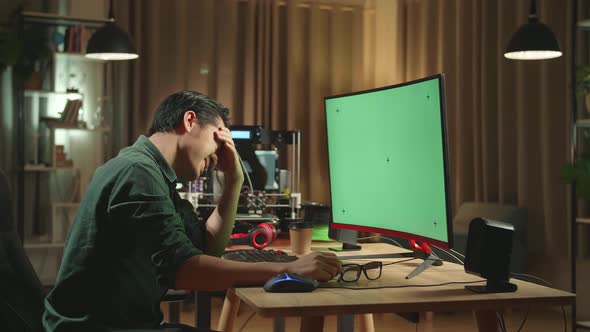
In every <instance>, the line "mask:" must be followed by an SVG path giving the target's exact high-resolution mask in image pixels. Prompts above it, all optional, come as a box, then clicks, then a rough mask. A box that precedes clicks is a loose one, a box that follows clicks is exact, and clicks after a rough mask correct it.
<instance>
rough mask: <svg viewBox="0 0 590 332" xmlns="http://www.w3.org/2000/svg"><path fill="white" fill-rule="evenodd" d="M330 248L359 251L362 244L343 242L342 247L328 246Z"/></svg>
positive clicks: (333, 249)
mask: <svg viewBox="0 0 590 332" xmlns="http://www.w3.org/2000/svg"><path fill="white" fill-rule="evenodd" d="M328 249H330V250H332V251H358V250H361V246H360V245H358V244H352V243H346V242H342V247H340V248H338V247H332V248H328Z"/></svg>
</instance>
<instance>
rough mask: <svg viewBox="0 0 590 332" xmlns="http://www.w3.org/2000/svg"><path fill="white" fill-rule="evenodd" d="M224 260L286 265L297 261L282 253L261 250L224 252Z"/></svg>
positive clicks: (294, 257)
mask: <svg viewBox="0 0 590 332" xmlns="http://www.w3.org/2000/svg"><path fill="white" fill-rule="evenodd" d="M221 257H223V258H224V259H228V260H231V261H239V262H275V263H276V262H278V263H288V262H292V261H294V260H296V259H297V256H291V255H288V254H286V253H284V252H282V251H275V250H261V249H241V250H231V251H226V252H225V253H224V254H223V256H221Z"/></svg>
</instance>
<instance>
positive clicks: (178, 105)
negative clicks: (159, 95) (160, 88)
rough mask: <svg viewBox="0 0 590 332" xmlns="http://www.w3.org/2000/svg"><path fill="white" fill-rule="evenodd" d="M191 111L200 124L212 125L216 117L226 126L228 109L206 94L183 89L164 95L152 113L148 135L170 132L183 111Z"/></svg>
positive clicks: (179, 121) (214, 123)
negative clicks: (164, 97)
mask: <svg viewBox="0 0 590 332" xmlns="http://www.w3.org/2000/svg"><path fill="white" fill-rule="evenodd" d="M187 111H193V112H195V114H196V115H197V119H198V121H199V123H200V125H213V126H215V125H216V123H217V118H220V119H221V120H223V123H224V125H225V126H226V127H227V126H229V125H230V123H229V116H228V114H229V110H228V109H227V108H226V107H224V106H223V105H221V104H220V103H218V102H217V101H215V100H213V99H212V98H210V97H209V96H207V95H204V94H202V93H199V92H196V91H190V90H184V91H180V92H176V93H173V94H171V95H169V96H168V97H166V99H164V101H162V103H161V104H160V106H158V109H157V110H156V112H155V113H154V118H153V120H152V125H151V127H150V130H149V131H148V136H152V135H153V134H155V133H157V132H171V131H174V130H175V129H176V127H177V126H178V124H180V123H181V121H182V118H183V117H184V113H186V112H187Z"/></svg>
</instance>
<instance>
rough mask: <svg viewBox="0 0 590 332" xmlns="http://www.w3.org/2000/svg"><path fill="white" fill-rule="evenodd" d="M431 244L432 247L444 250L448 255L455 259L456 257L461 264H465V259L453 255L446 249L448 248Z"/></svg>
mask: <svg viewBox="0 0 590 332" xmlns="http://www.w3.org/2000/svg"><path fill="white" fill-rule="evenodd" d="M431 246H432V247H434V248H436V249H438V250H440V251H442V252H444V253H445V254H447V255H449V256H451V257H453V258H454V259H456V260H457V262H459V264H461V265H464V264H463V261H462V260H461V259H459V257H457V256H455V255H453V254H452V253H451V252H450V251H448V250H446V249H443V248H441V247H437V246H435V245H434V244H431Z"/></svg>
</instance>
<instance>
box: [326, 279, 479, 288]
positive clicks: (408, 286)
mask: <svg viewBox="0 0 590 332" xmlns="http://www.w3.org/2000/svg"><path fill="white" fill-rule="evenodd" d="M481 282H485V280H477V281H449V282H443V283H440V284H425V285H398V286H378V287H346V286H326V285H320V286H319V288H337V289H350V290H367V289H385V288H425V287H438V286H446V285H464V284H475V283H481Z"/></svg>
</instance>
